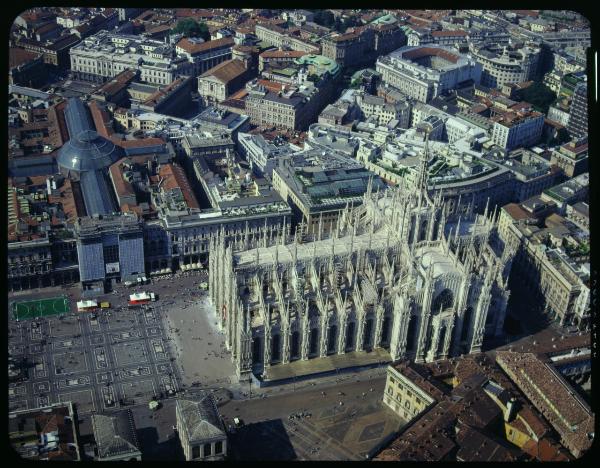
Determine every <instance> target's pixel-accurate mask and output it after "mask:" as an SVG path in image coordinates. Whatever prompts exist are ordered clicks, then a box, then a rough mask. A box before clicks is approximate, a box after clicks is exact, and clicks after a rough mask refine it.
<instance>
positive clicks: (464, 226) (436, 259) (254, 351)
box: [209, 152, 514, 380]
mask: <svg viewBox="0 0 600 468" xmlns="http://www.w3.org/2000/svg"><path fill="white" fill-rule="evenodd" d="M426 160H427V152H425V154H424V155H423V156H422V161H421V169H420V173H419V183H418V184H417V190H414V189H412V190H408V189H406V188H405V187H402V186H400V187H395V188H390V189H387V190H385V191H382V192H377V193H373V192H372V191H371V190H368V191H367V193H365V195H364V199H363V203H362V205H361V206H360V207H357V208H355V207H351V206H348V207H346V209H345V210H344V211H343V213H342V214H341V216H340V217H339V219H338V221H337V224H336V226H335V228H334V229H332V230H331V232H329V233H325V234H324V233H323V232H322V231H321V230H319V232H318V233H316V234H314V235H308V234H307V233H305V232H304V231H303V230H302V229H297V230H296V233H295V234H294V235H292V234H291V232H290V231H291V230H290V229H289V228H287V229H284V230H283V231H281V232H279V233H274V232H273V231H266V230H265V233H264V235H262V237H258V238H257V237H256V236H255V237H253V238H251V239H249V238H248V237H247V236H244V235H243V234H240V235H239V236H237V237H235V238H233V239H232V238H231V236H229V237H228V236H227V233H226V232H222V233H220V235H218V236H216V237H214V238H213V239H212V240H211V246H210V252H211V254H210V258H209V291H210V296H211V298H212V301H213V302H214V304H215V306H216V308H217V315H218V317H219V325H220V327H221V328H222V329H223V330H224V331H225V334H226V344H227V347H228V349H229V350H230V351H231V353H232V359H233V360H234V362H235V364H236V368H237V372H238V377H239V378H240V380H244V379H247V378H249V377H250V373H251V372H253V373H254V374H255V375H260V376H261V377H262V378H264V379H268V378H269V372H270V370H271V369H272V367H273V366H285V365H287V364H289V363H291V362H293V361H296V360H310V359H315V358H326V357H327V356H331V355H334V354H344V353H349V352H357V353H358V354H360V353H363V352H367V351H370V350H373V349H376V348H383V349H385V350H386V351H387V352H388V353H389V355H390V359H391V360H393V361H395V360H398V359H401V358H409V359H412V360H415V361H417V362H423V361H427V362H429V361H433V360H437V359H444V358H446V357H449V356H454V355H459V354H464V353H474V352H479V351H480V350H481V347H482V344H483V340H484V338H485V337H493V336H497V335H500V334H501V333H502V329H503V324H504V318H505V314H506V304H507V301H508V296H509V291H508V290H507V281H508V275H509V272H510V266H511V262H512V257H513V255H514V252H512V251H511V250H509V249H508V248H506V249H504V248H503V247H501V245H502V244H501V243H499V242H496V241H495V240H496V224H495V221H494V218H495V213H494V214H490V213H488V210H487V209H486V212H485V213H484V215H475V214H473V212H472V210H471V209H470V208H469V207H467V209H466V210H465V212H463V213H461V214H457V215H453V217H452V219H450V218H449V217H448V216H447V210H446V209H445V208H444V205H443V201H442V197H441V193H439V192H438V193H437V194H435V193H434V194H433V196H431V195H430V193H429V191H428V190H427V183H426V182H427V180H426Z"/></svg>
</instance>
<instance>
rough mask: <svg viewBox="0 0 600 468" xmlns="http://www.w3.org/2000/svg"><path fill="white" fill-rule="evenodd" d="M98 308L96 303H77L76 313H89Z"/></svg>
mask: <svg viewBox="0 0 600 468" xmlns="http://www.w3.org/2000/svg"><path fill="white" fill-rule="evenodd" d="M97 308H98V301H77V312H91V311H94V310H96V309H97Z"/></svg>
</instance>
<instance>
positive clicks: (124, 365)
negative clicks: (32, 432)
mask: <svg viewBox="0 0 600 468" xmlns="http://www.w3.org/2000/svg"><path fill="white" fill-rule="evenodd" d="M128 293H129V291H126V290H124V291H123V292H122V293H121V294H120V296H119V297H118V298H117V299H116V300H114V299H113V298H114V296H113V297H110V298H109V300H110V301H111V302H115V303H116V304H117V305H116V307H115V308H113V309H111V310H110V312H108V313H107V312H105V311H102V312H98V313H97V315H96V317H95V318H94V315H93V314H91V313H76V312H74V313H71V314H67V315H64V316H62V317H51V318H38V319H35V320H24V321H21V322H16V321H10V322H9V335H8V337H9V351H10V353H11V356H12V357H13V358H14V359H15V360H16V361H17V362H23V363H24V364H25V366H26V367H27V374H28V378H27V379H26V380H24V381H21V382H13V383H10V384H9V390H8V397H9V408H10V409H11V410H16V409H26V408H34V407H38V406H43V405H48V404H52V403H57V402H61V401H72V402H73V403H75V405H76V407H77V409H78V412H79V414H81V415H86V414H89V413H91V412H94V411H110V410H118V409H120V408H122V407H126V406H129V405H132V404H140V403H145V402H147V401H148V400H149V399H150V398H152V397H153V396H157V397H160V396H161V394H162V396H163V397H170V396H173V395H174V394H175V393H176V392H177V391H178V390H179V389H180V386H179V380H180V379H179V377H178V375H177V372H178V368H177V366H174V365H173V363H172V362H171V355H170V354H169V347H168V345H167V344H166V334H165V332H164V329H163V325H162V320H161V319H160V318H159V317H158V313H157V312H156V311H154V310H152V309H148V310H144V309H142V308H139V309H133V310H129V309H126V308H124V307H123V306H124V304H125V300H126V295H127V294H128ZM119 302H121V304H119Z"/></svg>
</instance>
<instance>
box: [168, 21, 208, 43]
mask: <svg viewBox="0 0 600 468" xmlns="http://www.w3.org/2000/svg"><path fill="white" fill-rule="evenodd" d="M171 34H183V35H184V36H185V37H200V38H202V39H204V40H205V41H210V33H209V32H208V26H206V23H199V22H197V21H196V20H194V19H193V18H184V19H182V20H181V21H179V22H178V23H177V26H175V27H174V28H173V29H171Z"/></svg>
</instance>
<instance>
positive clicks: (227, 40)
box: [177, 37, 235, 55]
mask: <svg viewBox="0 0 600 468" xmlns="http://www.w3.org/2000/svg"><path fill="white" fill-rule="evenodd" d="M234 44H235V42H234V40H233V38H231V37H224V38H222V39H215V40H214V41H207V42H202V43H200V44H194V43H193V42H191V41H190V40H189V39H188V38H186V37H184V38H183V39H181V40H180V41H179V42H178V43H177V47H180V48H182V49H183V50H185V51H186V52H188V53H189V54H192V55H194V54H199V53H202V52H207V51H209V50H213V49H223V48H226V47H232V46H233V45H234Z"/></svg>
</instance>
